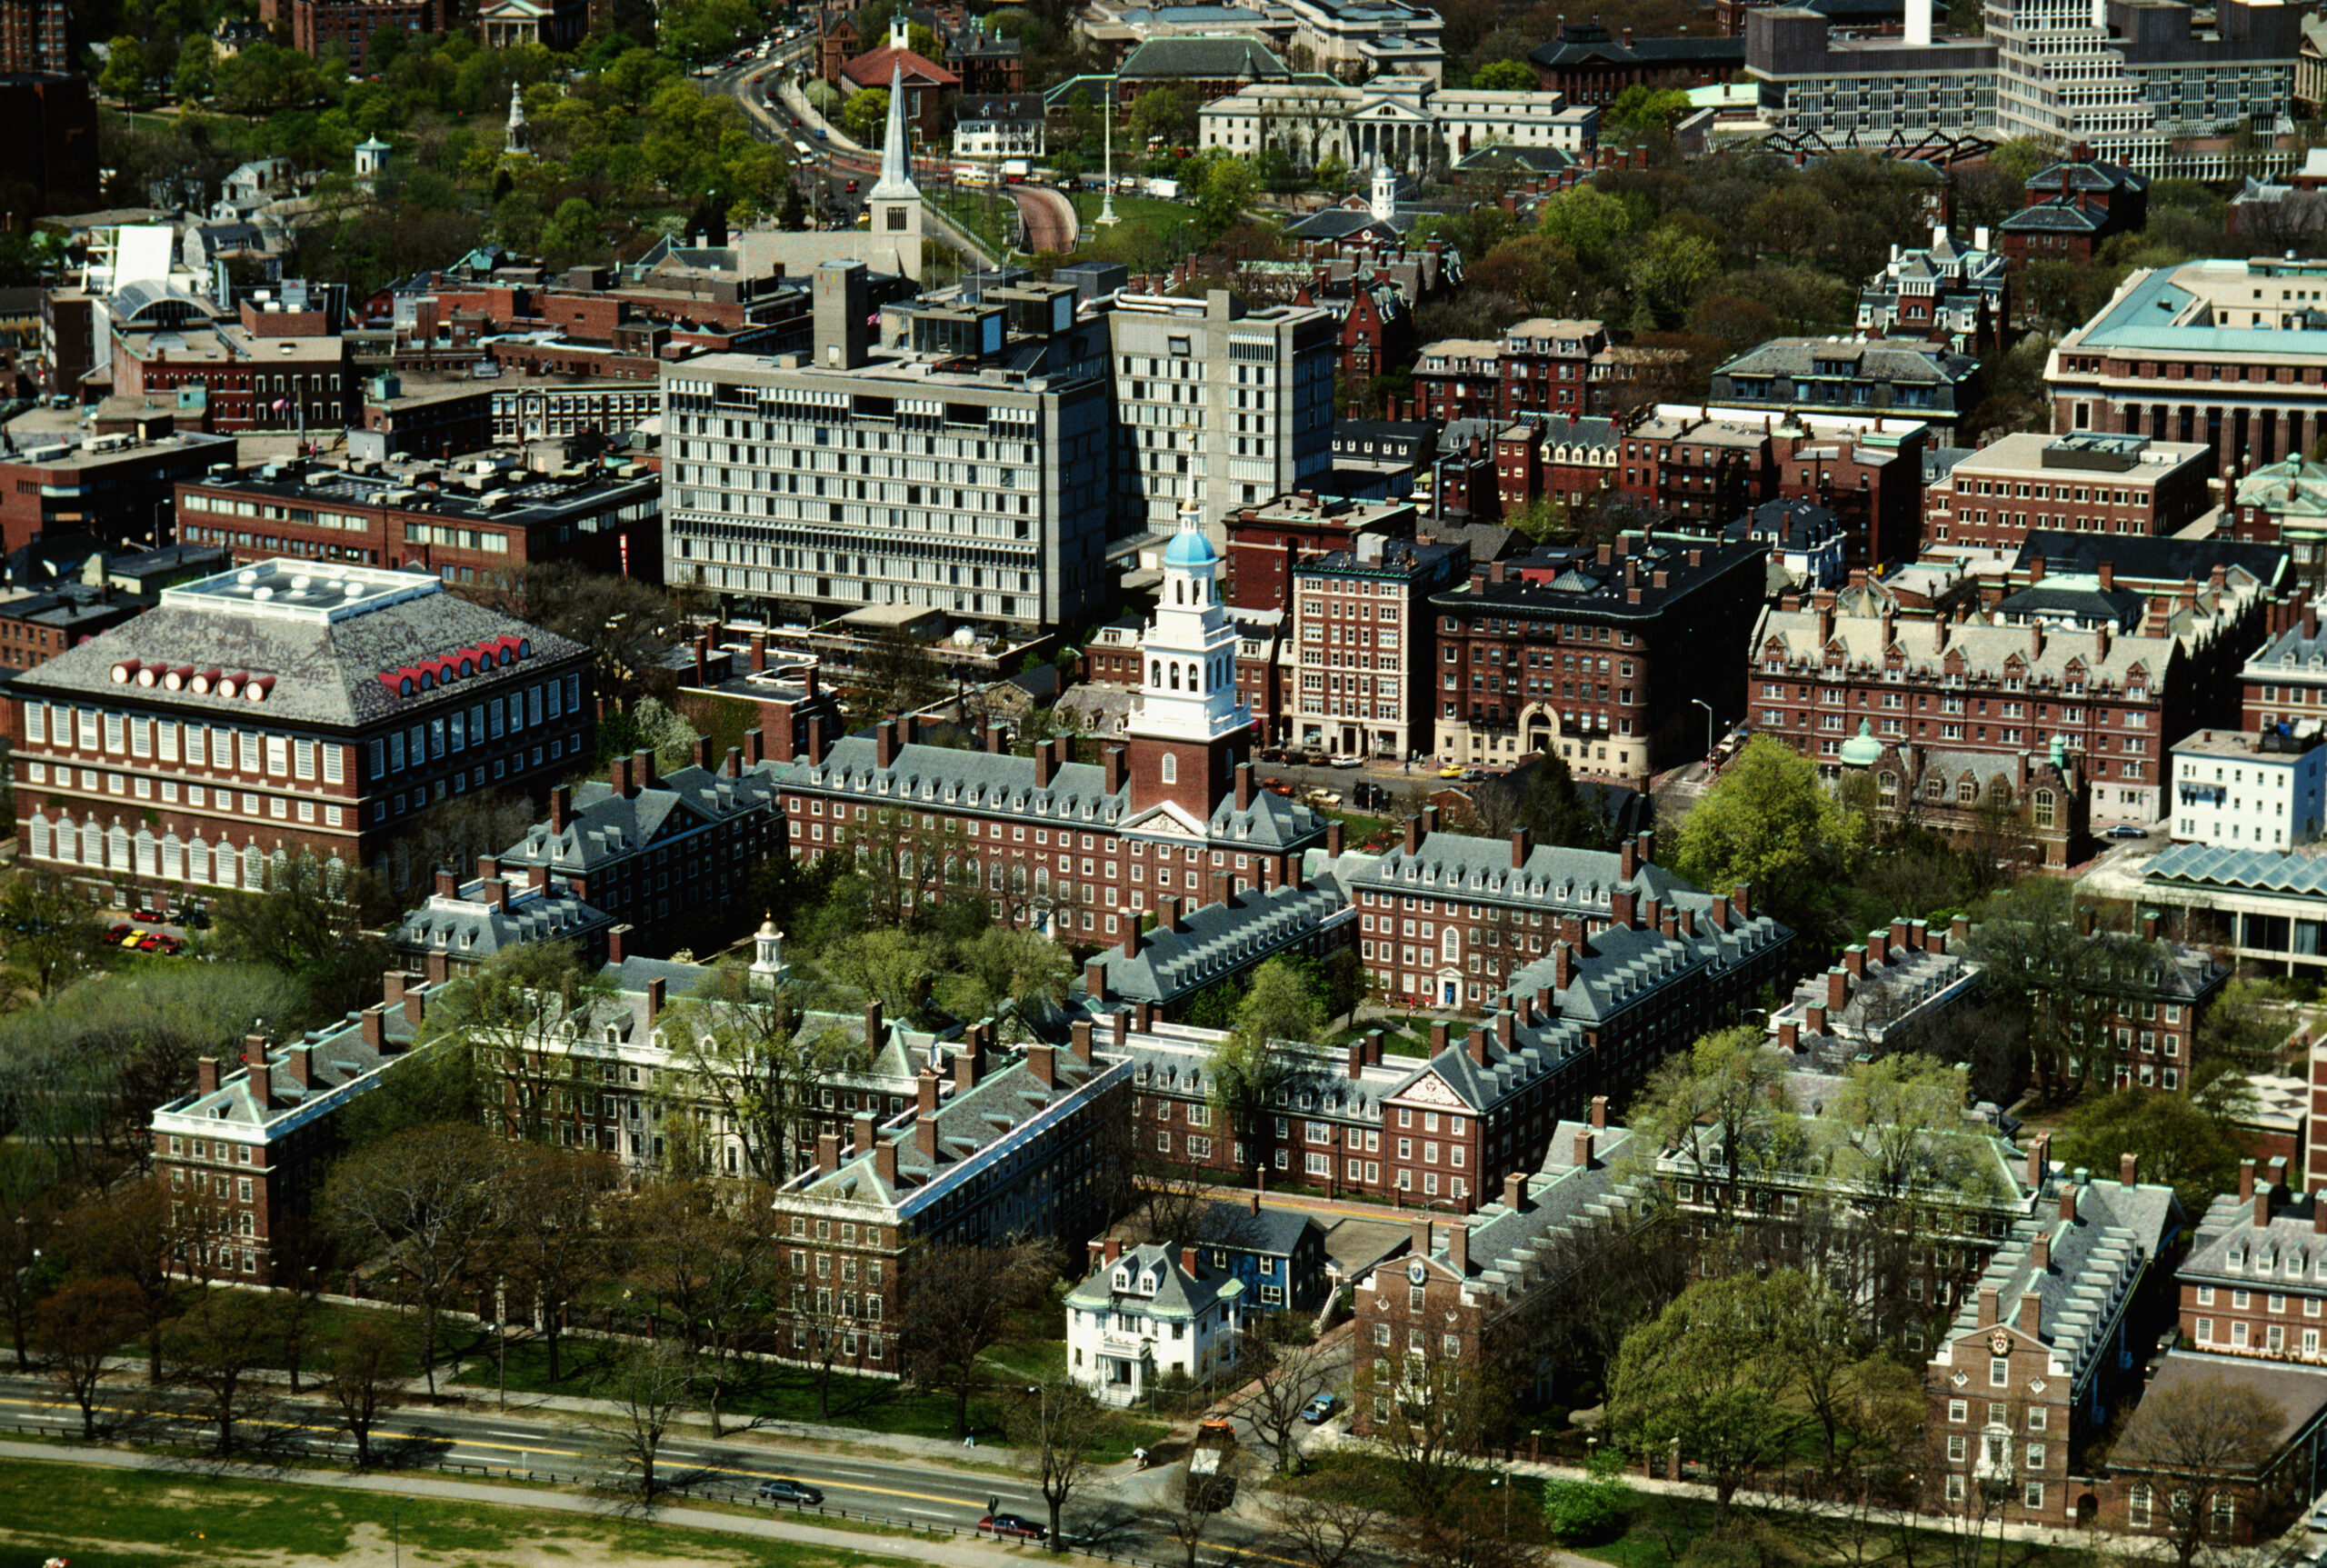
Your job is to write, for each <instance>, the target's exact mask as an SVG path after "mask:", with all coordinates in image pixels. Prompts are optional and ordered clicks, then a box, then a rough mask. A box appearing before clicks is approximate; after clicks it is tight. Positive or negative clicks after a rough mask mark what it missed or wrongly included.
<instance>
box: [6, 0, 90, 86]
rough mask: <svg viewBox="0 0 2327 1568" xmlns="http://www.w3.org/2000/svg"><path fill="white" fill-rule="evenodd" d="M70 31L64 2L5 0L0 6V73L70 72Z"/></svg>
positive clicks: (67, 11) (68, 15) (69, 18)
mask: <svg viewBox="0 0 2327 1568" xmlns="http://www.w3.org/2000/svg"><path fill="white" fill-rule="evenodd" d="M70 27H71V15H70V12H69V10H68V8H67V7H66V5H65V0H7V3H6V4H5V5H0V72H6V73H9V74H11V75H13V74H15V73H17V72H40V73H43V74H52V73H54V74H62V73H64V72H67V71H70V70H72V69H73V65H74V60H73V54H72V45H71V43H70Z"/></svg>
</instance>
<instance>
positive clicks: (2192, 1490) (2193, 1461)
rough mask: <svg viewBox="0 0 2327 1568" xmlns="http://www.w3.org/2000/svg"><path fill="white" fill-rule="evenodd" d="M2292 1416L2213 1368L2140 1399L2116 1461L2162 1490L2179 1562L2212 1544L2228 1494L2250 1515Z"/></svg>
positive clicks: (2169, 1539)
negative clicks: (2209, 1540)
mask: <svg viewBox="0 0 2327 1568" xmlns="http://www.w3.org/2000/svg"><path fill="white" fill-rule="evenodd" d="M2286 1419H2287V1413H2286V1411H2285V1409H2284V1408H2283V1407H2282V1406H2281V1405H2280V1404H2279V1403H2276V1402H2275V1401H2273V1400H2272V1399H2270V1398H2268V1397H2266V1396H2265V1395H2263V1394H2262V1393H2256V1392H2255V1391H2254V1390H2252V1389H2251V1388H2248V1387H2245V1386H2243V1385H2242V1384H2240V1383H2233V1382H2232V1381H2231V1380H2230V1379H2229V1378H2226V1377H2224V1376H2222V1374H2221V1373H2215V1372H2208V1373H2193V1374H2192V1375H2190V1376H2187V1377H2184V1378H2182V1379H2181V1380H2179V1381H2178V1382H2173V1383H2167V1384H2166V1386H2164V1387H2162V1388H2152V1389H2151V1391H2150V1392H2149V1393H2148V1395H2147V1396H2146V1397H2144V1398H2143V1399H2142V1403H2141V1406H2140V1408H2139V1409H2137V1410H2136V1411H2134V1413H2133V1417H2132V1423H2130V1424H2129V1425H2128V1426H2127V1427H2126V1429H2125V1434H2124V1436H2123V1437H2122V1438H2120V1439H2119V1440H2118V1443H2117V1448H2116V1452H2115V1453H2114V1454H2113V1455H2112V1464H2111V1468H2112V1470H2114V1471H2115V1472H2116V1473H2119V1474H2121V1475H2132V1476H2140V1477H2142V1478H2143V1480H2144V1481H2145V1482H2146V1483H2147V1484H2149V1485H2150V1486H2152V1487H2154V1488H2155V1489H2157V1490H2158V1491H2159V1492H2162V1493H2163V1494H2164V1495H2163V1497H2162V1500H2161V1501H2162V1503H2163V1507H2162V1509H2161V1510H2159V1512H2160V1513H2162V1516H2163V1518H2164V1521H2165V1539H2166V1543H2167V1544H2168V1545H2169V1546H2170V1547H2171V1548H2172V1552H2173V1560H2174V1562H2175V1563H2176V1564H2177V1565H2178V1568H2190V1564H2191V1563H2192V1560H2193V1559H2195V1558H2196V1556H2197V1555H2198V1553H2199V1551H2200V1550H2201V1549H2202V1547H2203V1546H2204V1545H2205V1544H2206V1541H2207V1538H2208V1536H2209V1535H2210V1534H2211V1533H2212V1527H2213V1516H2214V1511H2215V1509H2216V1507H2217V1506H2218V1505H2219V1504H2220V1503H2222V1501H2224V1500H2235V1501H2236V1503H2238V1505H2239V1512H2240V1513H2242V1514H2245V1515H2247V1516H2249V1517H2251V1516H2252V1511H2253V1508H2254V1506H2255V1504H2256V1502H2257V1501H2258V1494H2259V1490H2260V1487H2261V1483H2262V1468H2263V1466H2264V1465H2266V1464H2268V1463H2270V1462H2271V1459H2272V1456H2273V1455H2274V1454H2276V1453H2278V1450H2279V1433H2280V1432H2281V1430H2282V1428H2283V1427H2284V1426H2285V1424H2286ZM2136 1484H2140V1483H2136Z"/></svg>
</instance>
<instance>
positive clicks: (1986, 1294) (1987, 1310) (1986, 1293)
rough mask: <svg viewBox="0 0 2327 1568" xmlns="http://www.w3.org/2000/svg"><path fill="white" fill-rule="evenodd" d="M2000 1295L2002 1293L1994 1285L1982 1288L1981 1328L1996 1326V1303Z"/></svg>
mask: <svg viewBox="0 0 2327 1568" xmlns="http://www.w3.org/2000/svg"><path fill="white" fill-rule="evenodd" d="M1999 1294H2000V1293H1999V1292H1998V1291H1997V1290H1996V1287H1995V1286H1993V1285H1982V1286H1981V1287H1980V1326H1981V1327H1982V1328H1993V1327H1995V1326H1996V1302H1997V1298H1998V1295H1999Z"/></svg>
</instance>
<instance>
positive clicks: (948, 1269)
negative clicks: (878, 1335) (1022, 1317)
mask: <svg viewBox="0 0 2327 1568" xmlns="http://www.w3.org/2000/svg"><path fill="white" fill-rule="evenodd" d="M1054 1273H1056V1259H1054V1257H1053V1256H1052V1254H1051V1252H1050V1250H1049V1249H1048V1248H1047V1247H1046V1246H1044V1245H1043V1244H1042V1243H1038V1242H1014V1243H1010V1244H1008V1245H1004V1246H964V1245H957V1244H955V1243H930V1242H924V1243H915V1245H914V1248H913V1250H912V1251H911V1252H910V1253H907V1255H906V1257H905V1260H904V1280H903V1282H902V1283H903V1284H904V1298H905V1305H904V1323H903V1325H902V1327H901V1330H900V1334H899V1348H900V1350H901V1351H902V1353H903V1354H904V1358H905V1362H906V1364H907V1365H908V1366H910V1367H912V1368H914V1375H915V1376H916V1377H918V1378H919V1379H920V1380H921V1382H922V1383H924V1385H925V1386H928V1387H933V1388H943V1389H944V1390H946V1391H947V1392H948V1393H952V1394H953V1396H954V1436H956V1437H967V1436H968V1435H969V1434H970V1391H971V1390H972V1389H974V1388H975V1387H976V1386H977V1385H978V1383H979V1382H980V1380H981V1379H982V1378H983V1376H984V1366H985V1353H986V1352H987V1351H989V1350H991V1349H993V1348H994V1346H995V1345H996V1344H998V1343H1001V1340H1002V1336H1003V1335H1004V1333H1006V1332H1008V1329H1009V1325H1010V1322H1011V1319H1012V1318H1013V1316H1014V1315H1015V1314H1016V1313H1019V1312H1021V1311H1023V1310H1024V1309H1025V1308H1026V1307H1028V1306H1030V1305H1032V1304H1033V1303H1034V1302H1035V1301H1036V1300H1038V1299H1040V1297H1041V1296H1042V1294H1043V1292H1044V1286H1045V1285H1047V1284H1048V1283H1050V1280H1051V1278H1052V1276H1053V1275H1054Z"/></svg>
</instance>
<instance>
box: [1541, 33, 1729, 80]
mask: <svg viewBox="0 0 2327 1568" xmlns="http://www.w3.org/2000/svg"><path fill="white" fill-rule="evenodd" d="M1593 33H1597V34H1598V35H1599V36H1597V37H1594V36H1592V34H1593ZM1527 57H1528V58H1529V59H1530V60H1533V62H1535V64H1537V65H1550V66H1562V65H1566V66H1574V65H1591V64H1595V63H1598V62H1602V61H1605V62H1608V63H1610V64H1612V65H1660V64H1663V65H1701V66H1702V65H1720V64H1722V63H1723V62H1728V63H1732V64H1733V65H1734V66H1735V68H1736V69H1738V70H1740V71H1742V70H1743V69H1744V68H1745V40H1744V38H1743V36H1742V35H1741V36H1738V37H1734V38H1727V37H1723V38H1635V39H1633V41H1632V42H1631V43H1630V44H1623V43H1619V42H1617V41H1616V40H1615V39H1613V38H1611V37H1609V36H1608V35H1607V29H1606V28H1604V27H1602V28H1583V27H1576V26H1570V27H1567V28H1565V29H1563V31H1562V35H1561V36H1559V37H1558V38H1555V39H1553V41H1552V42H1550V43H1548V44H1539V45H1536V46H1535V47H1534V48H1533V49H1531V50H1529V51H1528V54H1527Z"/></svg>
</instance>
